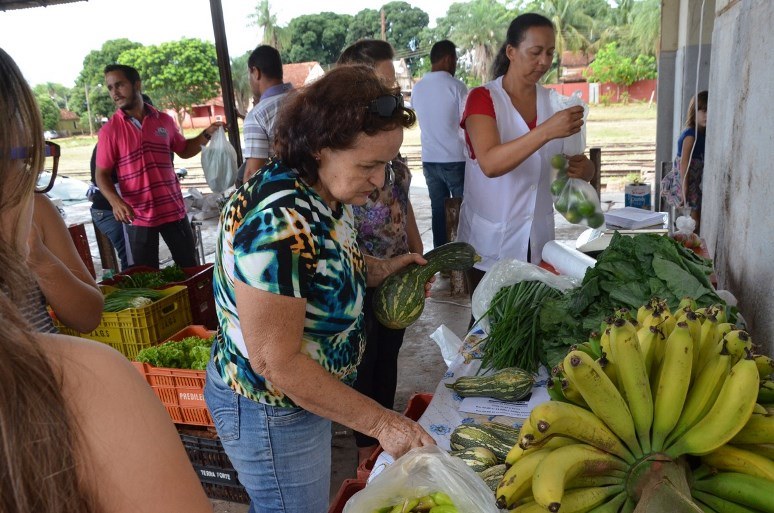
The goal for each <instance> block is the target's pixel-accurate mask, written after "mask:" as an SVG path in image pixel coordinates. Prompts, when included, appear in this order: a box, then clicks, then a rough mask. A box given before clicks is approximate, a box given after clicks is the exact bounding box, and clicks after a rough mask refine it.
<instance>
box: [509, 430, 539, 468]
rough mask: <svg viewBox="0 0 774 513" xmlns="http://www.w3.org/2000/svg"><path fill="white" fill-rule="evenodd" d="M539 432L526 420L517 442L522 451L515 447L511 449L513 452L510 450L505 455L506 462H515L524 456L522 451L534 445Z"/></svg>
mask: <svg viewBox="0 0 774 513" xmlns="http://www.w3.org/2000/svg"><path fill="white" fill-rule="evenodd" d="M536 433H537V430H536V429H535V428H534V427H532V424H530V423H529V422H524V423H523V424H522V425H521V429H520V430H519V441H518V443H517V444H516V445H517V446H518V447H519V448H520V449H521V452H519V451H518V450H516V449H515V447H514V448H513V449H511V451H513V454H511V453H510V452H509V453H508V455H507V456H506V457H505V464H506V465H508V464H509V460H510V464H513V463H515V462H516V460H517V459H519V458H520V457H521V456H522V453H523V452H524V451H526V450H528V449H529V448H530V447H532V442H533V441H534V440H535V434H536Z"/></svg>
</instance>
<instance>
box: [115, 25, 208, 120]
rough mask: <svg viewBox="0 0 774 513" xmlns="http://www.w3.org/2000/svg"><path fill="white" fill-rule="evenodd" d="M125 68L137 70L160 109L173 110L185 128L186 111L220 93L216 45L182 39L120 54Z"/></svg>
mask: <svg viewBox="0 0 774 513" xmlns="http://www.w3.org/2000/svg"><path fill="white" fill-rule="evenodd" d="M119 60H120V62H121V63H122V64H128V65H130V66H134V67H135V68H137V71H139V72H140V77H141V78H142V89H143V92H145V93H147V94H148V95H149V96H150V97H151V99H153V102H154V104H155V105H156V106H157V107H161V108H169V109H174V110H175V111H177V113H178V121H179V122H180V124H181V126H182V122H183V118H184V115H185V112H184V111H185V110H189V109H190V108H191V107H192V106H194V105H197V104H201V103H204V102H206V101H207V100H211V99H212V98H214V97H215V96H216V95H217V94H218V93H219V92H220V75H219V74H218V64H217V57H216V54H215V45H213V44H212V43H210V42H208V41H202V40H200V39H187V38H183V39H180V40H179V41H169V42H166V43H161V44H160V45H158V46H145V47H142V48H135V49H134V50H129V51H127V52H124V53H122V54H121V56H120V58H119Z"/></svg>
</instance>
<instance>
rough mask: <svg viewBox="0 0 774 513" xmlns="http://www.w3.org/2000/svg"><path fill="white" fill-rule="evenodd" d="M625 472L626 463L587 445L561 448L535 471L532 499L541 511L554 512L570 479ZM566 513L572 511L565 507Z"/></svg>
mask: <svg viewBox="0 0 774 513" xmlns="http://www.w3.org/2000/svg"><path fill="white" fill-rule="evenodd" d="M628 468H629V465H628V464H627V463H626V462H625V461H623V460H621V459H620V458H618V457H616V456H613V455H612V454H609V453H606V452H604V451H600V450H599V449H597V448H595V447H592V446H590V445H586V444H574V445H568V446H566V447H560V448H559V449H554V450H553V451H551V453H550V454H548V455H547V456H546V457H545V458H543V459H542V461H540V463H538V465H537V467H536V468H535V474H534V475H533V477H532V496H533V497H534V498H535V502H537V503H538V504H540V505H541V506H543V507H544V508H548V510H549V511H557V510H558V509H559V507H560V505H561V504H562V497H563V496H564V491H565V485H566V484H567V483H568V482H569V481H571V480H572V479H574V478H576V477H577V476H580V475H608V474H612V473H613V472H614V471H620V472H625V471H626V470H627V469H628ZM622 475H625V474H622ZM567 510H568V511H572V508H570V507H569V506H568V508H567Z"/></svg>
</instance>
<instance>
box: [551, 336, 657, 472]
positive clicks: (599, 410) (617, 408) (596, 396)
mask: <svg viewBox="0 0 774 513" xmlns="http://www.w3.org/2000/svg"><path fill="white" fill-rule="evenodd" d="M564 372H565V375H566V376H567V379H568V380H570V382H571V383H572V384H573V385H575V387H577V389H578V391H579V392H580V393H581V395H582V396H583V399H584V400H585V401H586V403H587V404H588V405H589V407H590V408H591V411H593V412H594V414H595V415H596V416H597V417H599V418H600V419H601V420H602V422H604V423H605V424H607V426H608V427H609V428H610V429H611V430H612V431H613V433H615V434H616V435H617V436H618V438H620V439H621V440H623V441H624V443H625V444H626V445H627V447H628V448H629V450H630V451H631V452H632V454H634V456H635V457H636V458H640V457H642V450H641V448H640V445H639V443H638V442H637V435H636V431H635V428H634V420H633V419H632V414H631V412H630V411H629V407H628V406H627V405H626V401H624V398H623V397H622V396H621V393H620V392H619V391H618V389H617V388H616V386H615V385H614V384H613V382H612V381H610V378H608V377H607V375H606V374H605V372H604V371H603V370H602V368H601V367H600V366H599V364H598V363H597V362H595V361H594V360H593V359H591V357H590V356H589V355H587V354H586V353H583V352H581V351H570V352H569V353H567V356H565V357H564Z"/></svg>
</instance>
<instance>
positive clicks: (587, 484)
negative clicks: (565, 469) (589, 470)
mask: <svg viewBox="0 0 774 513" xmlns="http://www.w3.org/2000/svg"><path fill="white" fill-rule="evenodd" d="M625 482H626V478H625V477H623V476H620V475H600V476H577V477H574V478H572V479H570V480H569V481H567V484H565V485H564V489H565V490H573V489H575V488H593V487H595V486H611V485H617V484H624V483H625ZM564 506H565V507H566V506H567V505H566V504H564Z"/></svg>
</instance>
